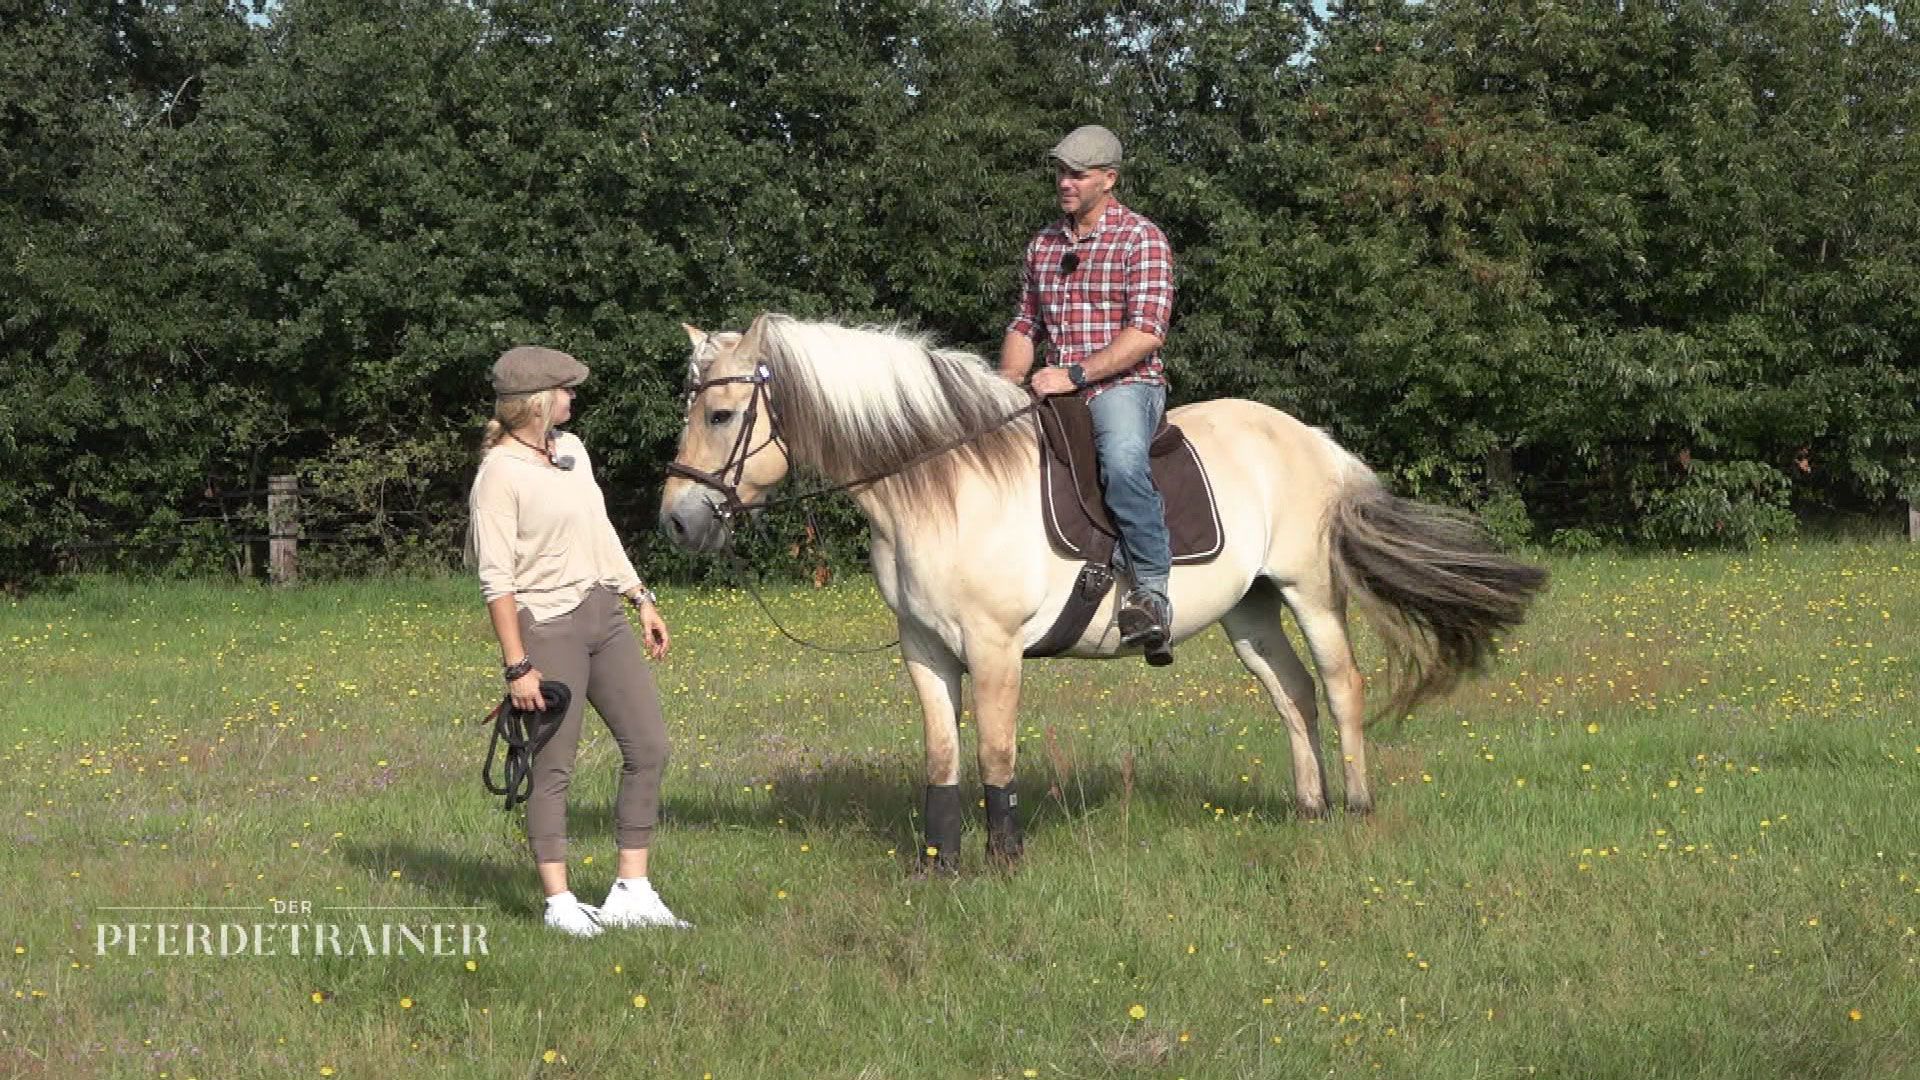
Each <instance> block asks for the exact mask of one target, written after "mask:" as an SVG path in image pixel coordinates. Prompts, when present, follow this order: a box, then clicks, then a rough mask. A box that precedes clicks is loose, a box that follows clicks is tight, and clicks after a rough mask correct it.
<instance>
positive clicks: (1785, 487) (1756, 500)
mask: <svg viewBox="0 0 1920 1080" xmlns="http://www.w3.org/2000/svg"><path fill="white" fill-rule="evenodd" d="M1789 494H1790V486H1789V484H1788V482H1787V478H1786V476H1785V475H1784V474H1782V473H1781V472H1780V470H1778V469H1775V468H1772V467H1770V466H1768V465H1766V464H1763V463H1761V462H1758V461H1696V462H1694V463H1693V464H1692V466H1691V467H1690V468H1688V469H1687V472H1686V478H1685V479H1684V480H1682V481H1680V482H1679V483H1678V484H1673V485H1670V486H1664V487H1659V488H1655V489H1653V490H1650V491H1648V492H1647V494H1646V508H1647V516H1646V523H1645V525H1644V532H1643V535H1645V536H1646V537H1648V538H1649V539H1652V540H1656V541H1659V542H1662V543H1670V544H1689V543H1701V542H1705V543H1721V544H1752V543H1754V542H1755V541H1758V540H1762V539H1771V538H1776V537H1785V536H1791V535H1793V532H1794V524H1795V523H1794V518H1793V513H1792V511H1791V510H1789V509H1788V497H1789Z"/></svg>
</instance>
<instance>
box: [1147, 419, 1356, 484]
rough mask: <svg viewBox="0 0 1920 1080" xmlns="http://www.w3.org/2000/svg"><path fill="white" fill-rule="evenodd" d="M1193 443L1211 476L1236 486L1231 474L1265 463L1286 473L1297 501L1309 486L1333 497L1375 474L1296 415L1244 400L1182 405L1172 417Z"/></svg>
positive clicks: (1322, 432) (1219, 481) (1171, 421)
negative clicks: (1342, 487) (1344, 486)
mask: <svg viewBox="0 0 1920 1080" xmlns="http://www.w3.org/2000/svg"><path fill="white" fill-rule="evenodd" d="M1167 421H1168V422H1169V423H1172V424H1176V425H1178V426H1179V428H1180V430H1181V431H1183V432H1185V433H1186V435H1187V439H1188V441H1190V442H1192V443H1193V446H1194V450H1195V451H1196V452H1198V453H1199V455H1200V460H1201V461H1203V462H1205V463H1206V465H1207V469H1208V475H1209V476H1210V477H1211V478H1213V480H1214V482H1215V483H1216V484H1220V483H1222V482H1225V483H1227V484H1228V486H1231V483H1232V478H1231V476H1230V475H1223V474H1231V473H1234V472H1239V471H1241V470H1243V469H1246V468H1248V467H1256V466H1258V465H1259V464H1260V463H1262V462H1265V463H1268V464H1270V465H1272V466H1274V467H1275V468H1278V469H1280V470H1283V472H1284V475H1285V477H1286V478H1287V481H1288V483H1289V484H1290V485H1293V486H1294V487H1295V488H1296V490H1295V492H1294V494H1295V496H1296V497H1298V496H1304V495H1306V494H1308V493H1307V492H1306V491H1302V490H1297V489H1298V487H1299V486H1300V485H1303V484H1309V485H1311V484H1315V483H1317V484H1320V485H1324V486H1325V488H1326V489H1327V491H1328V493H1329V496H1330V494H1331V492H1332V491H1334V490H1337V489H1338V488H1339V487H1340V485H1341V484H1342V483H1344V482H1345V481H1347V480H1349V479H1363V478H1365V477H1367V476H1369V475H1371V473H1370V472H1369V471H1368V469H1367V467H1366V466H1365V465H1363V464H1362V463H1361V462H1360V459H1359V458H1357V457H1355V456H1354V455H1353V454H1352V453H1350V452H1348V451H1347V450H1346V449H1345V448H1344V447H1342V446H1341V445H1340V444H1339V443H1337V442H1334V441H1333V437H1332V436H1330V435H1328V434H1327V433H1326V432H1324V431H1322V430H1321V429H1319V428H1316V427H1313V426H1311V425H1309V424H1306V423H1304V422H1303V421H1301V420H1300V419H1299V418H1298V417H1295V416H1293V415H1292V414H1291V413H1286V412H1282V411H1281V410H1279V409H1276V408H1274V407H1273V406H1271V405H1262V404H1261V403H1260V402H1257V401H1248V400H1246V399H1244V398H1215V399H1213V400H1211V401H1196V402H1194V403H1193V404H1191V405H1182V406H1180V407H1179V408H1177V409H1173V410H1170V411H1169V412H1168V413H1167Z"/></svg>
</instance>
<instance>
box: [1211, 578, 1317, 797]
mask: <svg viewBox="0 0 1920 1080" xmlns="http://www.w3.org/2000/svg"><path fill="white" fill-rule="evenodd" d="M1220 625H1221V627H1222V628H1224V629H1225V630H1226V632H1227V639H1228V640H1230V641H1232V642H1233V651H1234V652H1235V653H1236V654H1238V655H1239V657H1240V662H1241V663H1242V664H1244V665H1246V668H1247V671H1248V672H1249V673H1250V674H1252V675H1253V677H1254V678H1255V679H1256V680H1258V682H1259V683H1260V685H1261V687H1263V688H1264V689H1265V690H1266V691H1267V696H1268V697H1269V698H1272V699H1273V707H1274V709H1275V710H1277V711H1278V712H1279V713H1280V718H1281V719H1282V720H1284V721H1285V722H1286V725H1287V740H1288V742H1289V743H1290V744H1291V745H1292V748H1293V800H1294V806H1295V807H1296V808H1297V809H1298V810H1299V812H1300V814H1301V815H1302V816H1304V817H1315V818H1317V817H1320V816H1322V815H1324V814H1325V813H1326V812H1327V771H1326V766H1325V764H1324V763H1323V762H1322V761H1321V758H1320V723H1319V711H1320V710H1319V703H1318V702H1317V701H1316V700H1315V698H1314V689H1313V676H1311V675H1309V674H1307V669H1306V667H1305V666H1304V665H1302V664H1301V663H1300V657H1299V655H1298V654H1296V653H1295V652H1294V651H1293V644H1292V643H1291V642H1289V641H1288V640H1287V631H1286V627H1285V626H1283V625H1282V624H1281V622H1280V596H1279V594H1278V593H1277V592H1275V591H1274V589H1273V587H1272V586H1271V585H1269V584H1267V583H1266V582H1265V581H1256V582H1255V583H1254V587H1253V590H1252V591H1251V592H1249V593H1248V594H1247V595H1246V597H1245V598H1244V599H1242V600H1241V601H1240V603H1239V604H1237V605H1235V606H1234V608H1233V609H1232V610H1231V611H1228V612H1227V614H1226V615H1225V616H1224V617H1222V618H1221V620H1220Z"/></svg>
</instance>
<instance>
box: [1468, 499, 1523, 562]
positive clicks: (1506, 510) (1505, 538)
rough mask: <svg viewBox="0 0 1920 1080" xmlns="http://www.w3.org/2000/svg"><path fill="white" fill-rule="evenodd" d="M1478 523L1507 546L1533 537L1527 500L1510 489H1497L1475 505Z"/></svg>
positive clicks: (1512, 545)
mask: <svg viewBox="0 0 1920 1080" xmlns="http://www.w3.org/2000/svg"><path fill="white" fill-rule="evenodd" d="M1474 512H1475V514H1476V515H1477V516H1478V517H1479V518H1480V524H1482V525H1484V526H1485V527H1486V530H1487V532H1489V533H1491V534H1492V535H1493V538H1494V539H1496V540H1498V541H1500V543H1502V544H1504V545H1505V546H1507V547H1510V548H1514V547H1519V546H1520V545H1522V544H1525V543H1527V542H1528V541H1530V540H1532V539H1533V531H1534V529H1533V518H1532V517H1531V516H1529V515H1528V514H1527V502H1526V500H1525V499H1522V498H1521V497H1520V496H1519V495H1518V494H1517V493H1515V492H1512V491H1505V490H1502V491H1497V492H1495V493H1494V494H1493V495H1492V496H1490V497H1488V498H1486V499H1483V500H1481V502H1480V505H1479V506H1477V507H1475V509H1474Z"/></svg>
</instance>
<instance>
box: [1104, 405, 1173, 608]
mask: <svg viewBox="0 0 1920 1080" xmlns="http://www.w3.org/2000/svg"><path fill="white" fill-rule="evenodd" d="M1087 407H1088V409H1089V411H1091V412H1092V414H1093V443H1094V449H1095V451H1096V453H1097V454H1098V456H1099V459H1100V489H1101V491H1102V492H1103V493H1104V494H1105V495H1106V497H1107V511H1108V513H1111V514H1112V515H1113V523H1114V525H1115V526H1117V527H1118V528H1119V530H1120V546H1121V550H1122V551H1124V552H1125V553H1126V557H1127V566H1128V569H1129V570H1130V571H1131V572H1132V574H1133V581H1134V584H1135V585H1136V586H1138V587H1140V588H1142V589H1147V590H1150V591H1152V592H1155V593H1158V594H1159V595H1160V598H1161V599H1163V600H1164V599H1166V596H1167V577H1168V575H1169V574H1170V573H1171V572H1172V570H1173V556H1172V553H1171V551H1172V545H1171V541H1170V540H1169V539H1168V537H1167V512H1166V507H1165V506H1164V505H1163V504H1162V503H1161V501H1160V489H1159V488H1156V487H1154V486H1153V473H1152V472H1150V471H1149V470H1148V467H1147V448H1148V447H1149V446H1151V445H1152V444H1153V433H1154V432H1155V431H1157V430H1158V429H1159V427H1160V418H1161V417H1162V416H1163V415H1165V414H1166V411H1167V388H1166V387H1165V386H1158V385H1152V384H1148V383H1124V384H1122V385H1120V386H1115V387H1113V388H1111V389H1109V390H1105V391H1103V392H1101V393H1100V394H1099V395H1098V396H1096V397H1095V398H1094V399H1093V400H1092V401H1091V402H1089V403H1088V406H1087Z"/></svg>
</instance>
